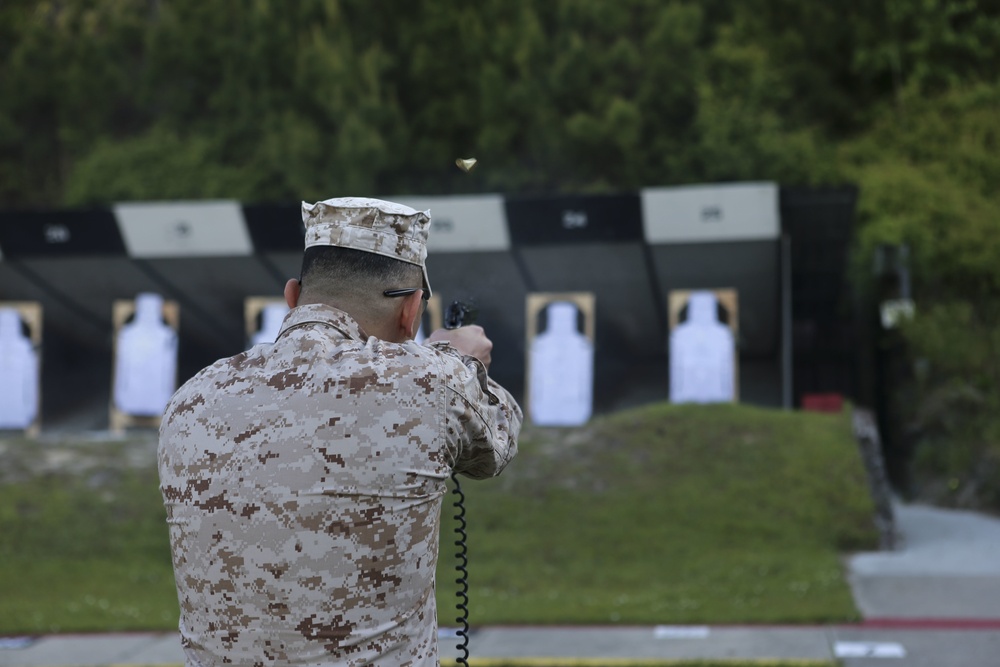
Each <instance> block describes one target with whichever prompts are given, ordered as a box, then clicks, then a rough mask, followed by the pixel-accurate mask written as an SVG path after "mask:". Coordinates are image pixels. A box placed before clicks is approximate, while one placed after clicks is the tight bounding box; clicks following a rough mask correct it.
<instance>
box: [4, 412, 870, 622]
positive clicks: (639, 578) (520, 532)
mask: <svg viewBox="0 0 1000 667" xmlns="http://www.w3.org/2000/svg"><path fill="white" fill-rule="evenodd" d="M128 446H129V445H128V444H123V443H110V444H101V443H92V442H90V443H79V444H70V445H66V444H63V445H53V444H47V445H46V444H38V443H30V442H23V441H3V443H2V444H0V449H2V450H3V451H2V459H3V463H4V465H10V462H11V461H17V460H19V459H18V457H19V455H22V454H23V455H24V456H28V457H31V456H35V457H37V456H43V455H45V453H46V448H48V449H50V450H51V449H60V448H61V449H62V450H66V449H73V448H77V449H83V450H97V449H99V450H100V455H101V456H103V457H104V459H103V460H104V463H101V464H98V465H89V466H88V467H87V469H86V471H85V472H80V471H77V472H75V473H72V472H48V473H46V474H42V475H39V474H21V475H10V474H7V475H5V476H4V477H5V479H6V481H5V482H4V483H3V484H0V634H18V633H40V632H69V631H100V630H136V629H171V628H173V627H175V626H176V621H177V602H176V598H175V594H174V589H173V579H172V575H171V571H170V558H169V553H168V546H167V537H166V525H165V523H164V513H163V510H162V506H161V504H160V498H159V492H158V490H157V481H156V475H155V470H153V469H152V467H151V466H149V465H148V464H147V465H144V466H140V467H131V468H123V467H122V466H120V465H115V463H114V462H115V460H116V458H124V456H125V454H126V453H127V452H126V449H127V447H128ZM145 446H146V447H148V446H149V445H148V443H147V444H146V445H145ZM70 468H71V469H72V466H70ZM462 487H463V489H464V490H465V492H466V496H467V502H466V505H467V514H466V518H467V521H468V532H469V535H468V548H469V586H470V598H471V600H470V608H471V619H470V620H471V623H472V624H473V625H474V626H475V625H490V624H499V623H552V624H555V623H575V624H590V623H601V624H605V623H622V624H661V623H663V624H675V623H777V622H781V623H806V622H809V623H812V622H834V621H836V622H840V621H849V620H854V619H856V618H857V612H856V610H855V608H854V605H853V602H852V600H851V596H850V591H849V589H848V587H847V585H846V584H845V581H844V572H843V567H842V563H841V557H842V555H843V554H844V553H846V552H850V551H855V550H864V549H872V548H875V545H876V543H877V535H876V533H875V530H874V527H873V522H872V512H873V510H872V505H871V501H870V498H869V495H868V491H867V484H866V480H865V474H864V469H863V467H862V464H861V461H860V458H859V457H858V454H857V447H856V445H855V443H854V441H853V439H852V437H851V431H850V424H849V419H848V418H847V416H846V415H837V416H831V415H818V414H807V413H796V412H782V411H774V410H764V409H759V408H751V407H745V406H728V405H726V406H672V405H666V404H655V405H650V406H646V407H643V408H639V409H635V410H630V411H626V412H621V413H618V414H615V415H610V416H606V417H601V418H599V419H595V420H594V421H593V422H592V423H591V424H590V425H588V426H587V427H585V428H580V429H537V428H532V429H527V430H526V431H525V432H524V434H523V437H522V442H521V452H520V454H519V456H518V457H517V458H516V459H515V460H514V462H513V463H512V464H511V465H510V467H509V468H508V470H507V471H506V472H505V473H504V474H503V475H502V476H501V477H500V478H498V479H495V480H487V481H471V480H466V481H464V483H463V485H462ZM453 497H454V496H452V495H451V494H449V496H448V497H447V498H446V501H445V509H444V521H443V525H442V558H441V564H440V567H439V571H438V605H439V619H440V622H441V624H442V625H445V626H447V625H455V623H454V618H455V612H454V604H455V601H456V597H455V595H454V591H455V589H456V584H455V581H454V580H455V573H454V570H453V569H452V567H453V565H454V561H453V558H452V556H451V554H452V553H453V552H454V550H455V548H454V545H453V541H454V538H455V535H454V533H453V532H452V531H453V527H454V525H455V524H454V522H453V521H452V520H451V516H452V514H453V513H454V510H453V508H452V507H451V502H452V500H453Z"/></svg>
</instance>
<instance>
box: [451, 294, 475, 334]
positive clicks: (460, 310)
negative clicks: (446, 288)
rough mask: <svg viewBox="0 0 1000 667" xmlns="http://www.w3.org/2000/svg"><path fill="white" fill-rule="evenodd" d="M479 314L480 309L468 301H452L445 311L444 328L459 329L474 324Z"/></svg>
mask: <svg viewBox="0 0 1000 667" xmlns="http://www.w3.org/2000/svg"><path fill="white" fill-rule="evenodd" d="M478 316H479V309H478V308H477V307H476V306H475V305H474V304H472V303H469V302H466V301H452V302H451V305H449V306H448V307H447V308H445V311H444V328H445V329H457V328H459V327H464V326H467V325H469V324H472V323H473V322H475V321H476V317H478Z"/></svg>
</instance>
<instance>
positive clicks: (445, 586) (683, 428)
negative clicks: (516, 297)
mask: <svg viewBox="0 0 1000 667" xmlns="http://www.w3.org/2000/svg"><path fill="white" fill-rule="evenodd" d="M523 435H524V437H523V438H522V441H521V449H520V453H519V455H518V457H517V458H516V459H515V460H514V462H513V463H512V464H511V465H510V467H509V468H508V470H507V471H506V472H505V473H504V474H503V475H502V476H501V477H500V478H499V479H496V480H490V481H487V482H472V481H468V482H466V483H465V484H463V490H465V491H466V495H467V497H468V498H467V507H468V514H467V520H468V526H469V528H468V530H469V539H468V544H469V549H470V554H469V561H470V562H469V583H470V599H471V602H470V607H471V610H472V612H471V613H472V619H471V620H472V623H473V624H474V625H475V624H491V623H777V622H781V623H798V622H825V621H848V620H852V619H855V618H857V612H856V609H855V607H854V604H853V601H852V599H851V595H850V591H849V588H848V587H847V585H846V584H845V582H844V576H843V575H844V573H843V568H842V564H841V560H840V556H841V554H842V553H843V552H846V551H851V550H860V549H869V548H875V546H876V544H877V534H876V532H875V530H874V528H873V525H874V524H873V521H872V512H873V509H872V504H871V500H870V497H869V494H868V491H867V484H866V479H865V473H864V469H863V467H862V463H861V461H860V458H859V456H858V452H857V446H856V444H855V442H854V440H853V438H852V435H851V431H850V424H849V420H848V418H847V417H846V415H837V416H830V415H820V414H809V413H792V412H781V411H773V410H763V409H759V408H751V407H746V406H735V405H715V406H674V405H666V404H657V405H652V406H647V407H643V408H640V409H636V410H631V411H628V412H623V413H619V414H616V415H613V416H610V417H606V418H601V419H598V420H595V421H594V422H592V423H591V425H589V426H588V427H586V428H584V429H579V430H558V429H544V430H543V429H533V430H531V431H527V432H525V433H524V434H523ZM451 514H453V510H452V508H451V507H449V506H446V511H445V515H446V518H447V517H449V516H450V515H451ZM453 526H454V523H450V522H449V521H447V520H446V521H445V524H444V528H443V532H442V535H443V539H442V542H443V552H442V558H441V567H440V568H439V570H438V582H439V583H438V588H439V592H438V606H439V618H440V621H441V623H442V624H443V625H447V624H450V623H451V621H452V620H453V619H454V612H453V607H454V604H455V597H454V593H453V591H454V589H455V585H454V583H453V582H454V576H455V575H454V572H453V571H452V570H451V569H450V568H451V566H452V565H453V563H454V559H452V558H450V557H449V556H450V555H451V553H452V552H453V551H454V547H453V546H452V545H451V540H453V539H454V534H453V532H452V527H453Z"/></svg>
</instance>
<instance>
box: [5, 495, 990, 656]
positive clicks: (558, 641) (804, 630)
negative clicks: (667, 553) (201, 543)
mask: <svg viewBox="0 0 1000 667" xmlns="http://www.w3.org/2000/svg"><path fill="white" fill-rule="evenodd" d="M896 520H897V526H898V529H899V533H900V538H901V540H900V546H899V549H898V550H896V551H894V552H890V553H881V552H880V553H866V554H857V555H854V556H853V557H851V558H849V559H848V561H847V563H848V570H849V577H848V579H849V582H850V584H851V587H852V590H853V591H854V595H855V599H856V601H857V604H858V608H859V609H860V610H861V612H862V614H863V615H864V617H865V619H866V621H865V623H862V624H858V625H844V626H794V627H791V626H768V627H761V626H712V627H708V626H649V627H620V626H610V627H546V628H539V627H490V628H480V629H477V630H475V631H474V632H473V634H472V637H471V641H470V649H471V655H472V660H471V664H472V665H473V666H475V665H480V666H482V667H488V666H489V665H501V664H506V665H523V666H525V667H529V666H537V667H542V666H548V667H555V666H565V667H570V666H571V665H578V666H582V665H593V666H595V667H596V666H611V665H627V664H647V665H654V664H661V665H669V664H676V663H677V662H678V661H680V660H693V659H694V660H696V659H702V660H706V659H716V660H718V659H721V660H734V659H748V660H757V661H760V660H775V661H787V662H789V663H794V664H799V665H801V664H809V663H810V662H813V663H815V662H820V661H831V660H834V659H840V660H841V661H842V664H843V665H844V666H845V667H869V666H873V665H887V666H892V667H895V666H899V667H1000V520H998V519H995V518H991V517H986V516H983V515H978V514H974V513H971V512H958V511H949V510H942V509H935V508H930V507H923V506H919V505H898V506H897V507H896ZM448 635H449V632H448V631H447V630H445V631H443V633H442V640H441V655H442V658H443V660H444V661H445V664H449V659H451V658H453V657H454V656H457V655H458V652H457V651H454V650H453V648H452V647H453V643H454V640H453V639H450V638H449V636H448ZM22 644H23V645H20V646H19V645H18V640H17V639H16V638H8V639H0V667H77V666H79V667H84V666H91V665H94V666H97V665H179V664H181V663H182V661H183V656H182V653H181V649H180V644H179V641H178V639H177V636H176V635H175V634H174V633H158V634H116V635H58V636H48V637H40V638H30V639H25V640H23V642H22Z"/></svg>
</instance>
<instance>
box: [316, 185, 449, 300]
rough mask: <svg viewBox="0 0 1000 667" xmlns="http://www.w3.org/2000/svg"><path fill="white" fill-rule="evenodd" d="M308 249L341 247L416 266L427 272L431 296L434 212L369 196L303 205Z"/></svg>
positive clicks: (425, 282) (341, 198)
mask: <svg viewBox="0 0 1000 667" xmlns="http://www.w3.org/2000/svg"><path fill="white" fill-rule="evenodd" d="M302 222H303V223H304V224H305V228H306V248H311V247H313V246H324V245H328V246H338V247H341V248H352V249H354V250H363V251H365V252H373V253H375V254H377V255H384V256H386V257H391V258H393V259H398V260H399V261H401V262H407V263H408V264H415V265H417V266H419V267H420V270H421V272H422V273H423V281H424V284H423V287H424V289H425V290H427V296H428V297H430V294H431V284H430V281H429V280H428V279H427V267H426V265H425V261H426V259H427V235H428V233H429V232H430V225H431V215H430V211H417V210H416V209H412V208H410V207H409V206H404V205H403V204H397V203H395V202H390V201H383V200H381V199H371V198H366V197H340V198H336V199H327V200H325V201H321V202H317V203H315V204H308V203H306V202H302Z"/></svg>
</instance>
